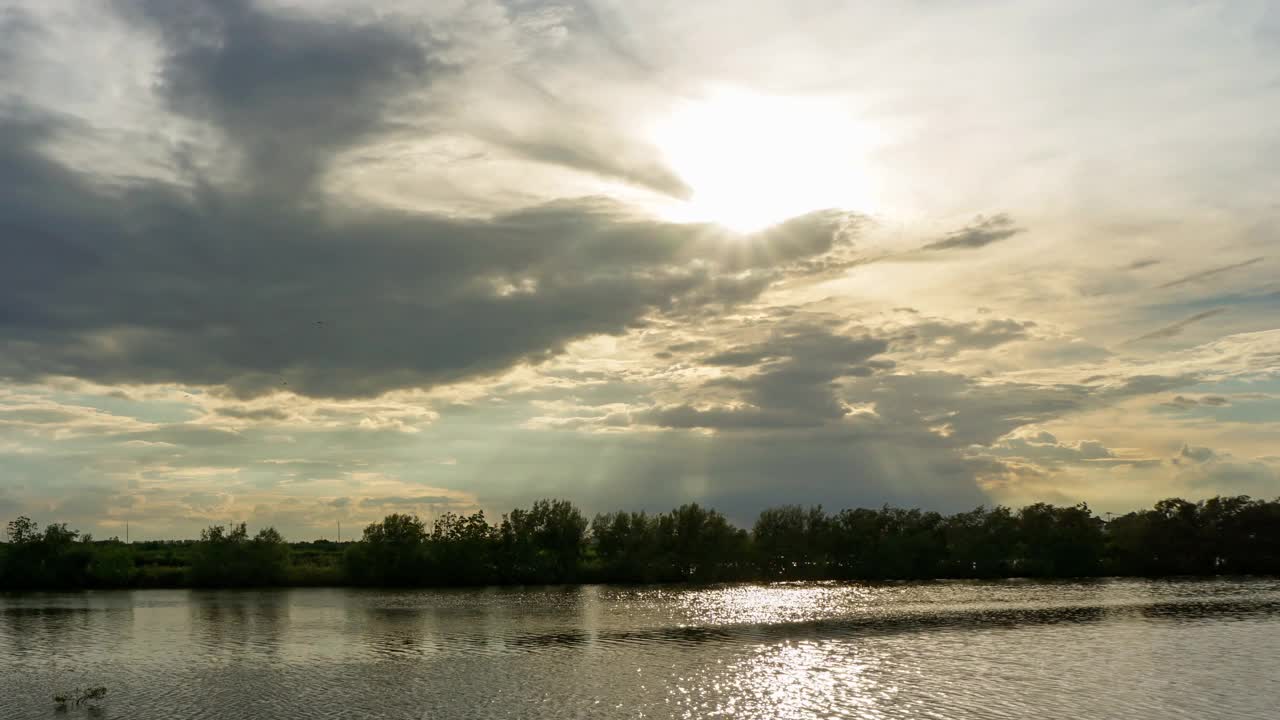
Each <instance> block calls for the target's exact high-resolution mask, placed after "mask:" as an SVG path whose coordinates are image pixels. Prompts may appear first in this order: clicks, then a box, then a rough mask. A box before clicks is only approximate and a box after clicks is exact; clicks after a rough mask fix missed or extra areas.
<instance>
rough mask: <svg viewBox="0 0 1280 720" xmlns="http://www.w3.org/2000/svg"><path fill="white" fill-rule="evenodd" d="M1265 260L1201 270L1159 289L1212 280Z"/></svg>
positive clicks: (1261, 258)
mask: <svg viewBox="0 0 1280 720" xmlns="http://www.w3.org/2000/svg"><path fill="white" fill-rule="evenodd" d="M1265 259H1266V258H1265V257H1256V258H1251V259H1249V260H1245V261H1244V262H1238V263H1232V264H1231V265H1223V266H1221V267H1216V268H1211V269H1209V270H1201V271H1200V272H1194V273H1191V274H1190V275H1184V276H1182V277H1180V278H1177V279H1176V280H1170V281H1169V282H1167V283H1165V284H1163V285H1158V286H1157V287H1159V288H1161V289H1164V288H1171V287H1177V286H1179V285H1186V284H1187V283H1193V282H1197V281H1199V280H1204V279H1205V278H1210V277H1213V276H1214V275H1219V274H1221V273H1224V272H1228V271H1230V270H1236V269H1239V268H1244V267H1249V266H1250V265H1255V264H1257V263H1260V262H1262V261H1263V260H1265Z"/></svg>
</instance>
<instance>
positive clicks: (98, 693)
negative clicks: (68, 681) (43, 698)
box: [53, 685, 107, 710]
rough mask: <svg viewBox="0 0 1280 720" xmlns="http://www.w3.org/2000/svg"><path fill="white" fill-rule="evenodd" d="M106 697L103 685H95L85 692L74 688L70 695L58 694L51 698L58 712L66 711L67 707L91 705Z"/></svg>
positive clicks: (105, 689)
mask: <svg viewBox="0 0 1280 720" xmlns="http://www.w3.org/2000/svg"><path fill="white" fill-rule="evenodd" d="M106 696H107V688H106V686H104V685H97V686H95V687H91V688H88V689H85V690H81V689H80V688H76V689H75V690H72V691H71V692H70V693H58V694H57V695H54V696H53V702H54V703H55V704H56V705H57V706H58V709H59V710H66V709H67V706H68V705H71V706H72V707H80V706H81V705H83V704H85V703H93V702H97V701H99V700H101V699H102V698H104V697H106Z"/></svg>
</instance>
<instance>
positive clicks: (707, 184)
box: [651, 90, 875, 233]
mask: <svg viewBox="0 0 1280 720" xmlns="http://www.w3.org/2000/svg"><path fill="white" fill-rule="evenodd" d="M651 137H652V141H653V142H654V144H655V145H656V146H657V148H658V149H659V151H660V152H661V153H662V156H663V160H664V161H665V162H666V164H667V165H668V167H670V168H671V169H672V170H673V171H674V172H675V173H676V174H677V175H678V176H679V177H680V178H681V179H682V180H683V181H684V182H685V184H687V185H688V186H689V187H690V189H691V191H692V195H691V197H690V198H689V199H688V200H687V201H685V202H678V203H673V204H672V205H671V206H670V207H668V208H667V209H666V210H665V211H664V215H666V216H667V217H668V218H669V219H671V220H676V221H680V222H713V223H717V224H720V225H723V226H725V227H728V228H730V229H733V230H736V231H738V232H743V233H749V232H753V231H756V230H761V229H764V228H767V227H769V226H771V225H774V224H777V223H780V222H782V221H784V220H787V219H789V218H793V217H796V216H798V215H803V214H805V213H808V212H812V211H814V210H823V209H830V208H838V209H849V210H863V211H866V210H868V209H869V208H868V205H869V204H870V202H871V188H870V182H869V179H868V175H867V167H868V164H867V156H868V155H869V152H870V150H871V149H872V147H873V145H874V139H875V138H874V133H873V132H872V131H871V128H870V127H869V126H867V125H866V124H865V123H862V122H859V121H858V120H857V119H856V118H855V117H853V116H852V115H851V113H850V112H849V110H848V108H847V107H845V106H843V105H842V104H840V103H838V102H836V101H833V100H829V99H822V98H804V97H791V96H768V95H760V94H756V93H751V92H746V91H739V90H719V91H716V92H713V93H710V94H708V95H707V96H706V97H705V98H703V99H700V100H697V101H693V102H689V103H686V104H684V105H682V106H680V107H678V108H677V109H676V110H674V111H673V112H672V113H670V114H669V115H668V116H666V117H665V118H663V119H662V120H661V121H659V122H658V123H657V124H656V125H655V127H654V128H653V131H652V134H651Z"/></svg>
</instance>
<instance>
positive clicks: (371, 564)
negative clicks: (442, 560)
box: [344, 513, 429, 585]
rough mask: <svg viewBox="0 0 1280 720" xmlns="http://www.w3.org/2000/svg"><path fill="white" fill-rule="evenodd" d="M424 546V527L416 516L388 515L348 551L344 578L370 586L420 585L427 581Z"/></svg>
mask: <svg viewBox="0 0 1280 720" xmlns="http://www.w3.org/2000/svg"><path fill="white" fill-rule="evenodd" d="M426 543H427V528H426V525H425V524H424V523H423V522H422V520H421V519H420V518H419V517H418V516H417V515H402V514H399V513H393V514H391V515H388V516H386V517H385V518H383V519H382V521H381V522H375V523H371V524H369V525H368V526H367V527H366V528H365V529H364V536H363V538H362V540H361V541H360V542H358V543H355V544H354V545H352V546H351V547H350V548H348V549H347V552H346V555H345V558H344V560H345V564H346V568H347V577H348V578H350V579H351V580H353V581H355V582H358V583H364V584H372V585H419V584H423V583H425V582H426V581H427V580H428V579H429V577H428V573H427V570H428V562H429V558H428V557H427V551H426V550H427V549H426Z"/></svg>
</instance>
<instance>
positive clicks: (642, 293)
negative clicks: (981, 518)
mask: <svg viewBox="0 0 1280 720" xmlns="http://www.w3.org/2000/svg"><path fill="white" fill-rule="evenodd" d="M1276 117H1280V2H1262V1H1257V0H1230V1H1223V2H1212V1H1207V0H1206V1H1196V2H1190V1H1181V0H1168V1H1163V2H1147V1H1144V0H1135V1H1134V2H1124V3H1116V2H1101V1H1098V2H1093V1H1084V2H1074V3H1027V2H1012V1H1010V2H1003V1H992V2H983V1H978V0H975V1H973V2H962V3H939V2H927V1H925V0H904V1H903V2H896V3H852V2H830V1H826V0H779V1H774V0H762V1H759V2H752V3H750V4H749V5H747V4H743V3H740V2H736V1H730V0H700V1H698V2H689V1H688V0H682V1H681V2H669V1H667V0H652V1H646V2H623V1H621V0H600V1H596V0H580V1H575V0H569V1H567V2H542V1H539V0H507V1H506V2H496V1H492V0H477V1H476V2H462V1H459V0H437V1H434V2H429V3H423V2H408V1H406V0H361V1H360V2H337V1H334V0H307V1H305V2H304V1H303V0H220V1H217V2H215V1H214V0H115V1H113V2H102V3H84V2H79V1H78V0H30V1H27V0H19V1H16V2H15V0H0V257H2V258H3V261H0V517H3V518H5V519H8V518H12V517H15V516H17V515H19V514H25V515H29V516H31V517H33V518H35V519H36V520H38V521H40V522H53V521H60V522H62V521H65V522H68V523H70V524H71V525H72V526H73V527H78V528H80V529H82V530H85V531H88V532H92V533H94V534H95V535H97V536H99V537H104V536H111V535H120V536H123V535H124V531H125V530H124V529H125V526H126V524H128V526H129V532H130V535H131V537H132V538H133V539H140V538H172V537H190V536H194V535H196V534H197V533H198V532H199V530H200V528H202V527H205V526H208V525H210V524H225V523H228V522H242V521H243V522H247V523H249V525H250V528H251V529H254V528H257V527H262V526H265V525H274V526H276V527H277V528H279V529H280V530H281V531H282V532H284V533H285V535H286V536H287V537H290V538H292V539H313V538H319V537H326V538H333V537H335V536H336V533H337V527H338V525H339V524H341V525H342V527H343V528H344V533H346V534H347V535H348V536H350V535H354V534H355V533H356V532H357V531H358V528H360V527H361V526H362V525H364V524H366V523H369V522H371V521H373V520H376V519H378V518H380V517H382V516H383V515H385V514H387V513H391V512H414V513H418V514H420V515H422V516H424V517H426V518H432V517H435V516H438V515H440V514H442V513H445V512H468V513H469V512H472V511H475V510H478V509H482V510H484V511H485V512H486V513H487V514H488V516H489V517H490V518H495V517H497V516H498V515H500V514H501V513H502V512H504V511H506V510H508V509H510V508H512V507H514V506H518V505H527V504H528V503H530V502H532V501H533V500H535V499H537V498H542V497H565V498H569V499H572V500H573V501H574V502H576V503H577V504H578V505H579V506H580V507H581V508H583V510H584V511H586V512H588V513H594V512H599V511H608V510H613V509H619V508H625V509H635V510H640V509H644V510H649V511H662V510H667V509H670V508H671V507H674V506H675V505H678V504H681V503H685V502H699V503H703V504H707V505H711V506H713V507H716V508H718V509H721V510H722V511H723V512H725V513H726V514H727V515H728V516H729V517H730V518H731V519H733V520H735V521H737V522H740V523H749V522H750V521H751V519H752V518H753V517H754V515H755V513H757V512H758V511H759V510H760V509H762V508H764V507H767V506H771V505H778V504H783V503H797V504H804V505H809V504H822V505H823V506H824V507H826V508H828V509H839V508H844V507H857V506H864V507H878V506H881V505H883V504H891V505H899V506H909V507H917V506H918V507H924V508H929V509H934V510H939V511H944V512H951V511H958V510H967V509H971V508H973V507H975V506H978V505H992V504H1007V505H1013V506H1020V505H1023V504H1027V503H1032V502H1040V501H1044V502H1051V503H1057V504H1071V503H1077V502H1088V503H1089V504H1090V506H1091V507H1092V508H1093V509H1094V510H1095V511H1097V512H1100V513H1101V512H1125V511H1128V510H1131V509H1135V508H1138V507H1142V506H1148V505H1150V504H1151V503H1153V502H1154V501H1156V500H1159V499H1161V498H1165V497H1171V496H1182V497H1187V498H1191V499H1199V498H1205V497H1210V496H1213V495H1217V494H1231V495H1236V494H1248V495H1251V496H1255V497H1266V498H1273V497H1276V496H1277V495H1280V275H1278V274H1277V267H1280V257H1277V255H1280V253H1277V250H1278V249H1280V242H1278V239H1280V236H1278V235H1277V229H1278V226H1280V200H1277V198H1280V172H1277V171H1276V165H1277V159H1280V124H1277V123H1276V122H1275V118H1276Z"/></svg>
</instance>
